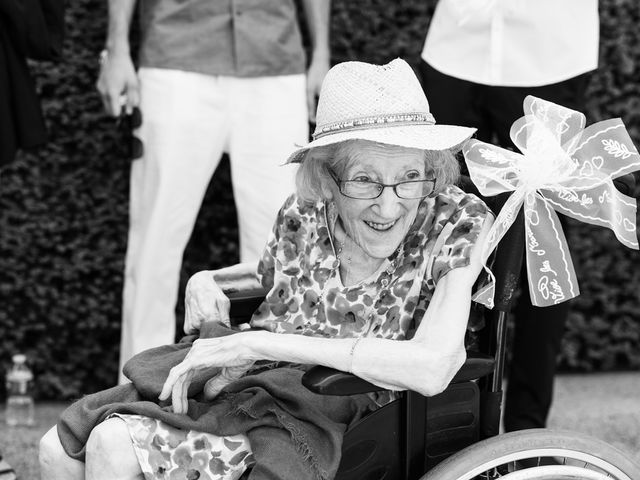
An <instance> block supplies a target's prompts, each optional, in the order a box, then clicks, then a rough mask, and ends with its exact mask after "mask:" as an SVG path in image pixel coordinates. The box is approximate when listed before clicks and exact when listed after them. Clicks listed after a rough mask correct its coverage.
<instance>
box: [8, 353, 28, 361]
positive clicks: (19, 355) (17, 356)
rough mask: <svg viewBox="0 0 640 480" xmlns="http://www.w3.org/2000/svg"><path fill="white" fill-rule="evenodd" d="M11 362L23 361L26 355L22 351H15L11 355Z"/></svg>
mask: <svg viewBox="0 0 640 480" xmlns="http://www.w3.org/2000/svg"><path fill="white" fill-rule="evenodd" d="M11 360H12V361H13V363H25V362H26V361H27V356H26V355H24V354H22V353H16V354H15V355H14V356H13V357H11Z"/></svg>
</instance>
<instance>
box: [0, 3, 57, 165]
mask: <svg viewBox="0 0 640 480" xmlns="http://www.w3.org/2000/svg"><path fill="white" fill-rule="evenodd" d="M63 30H64V2H63V0H2V1H1V2H0V166H2V165H4V164H6V163H8V162H10V161H11V160H13V158H14V156H15V153H16V151H17V149H19V148H31V147H35V146H37V145H40V144H42V143H44V142H45V141H46V130H45V124H44V119H43V117H42V111H41V108H40V102H39V99H38V97H37V94H36V90H35V85H34V82H33V79H32V78H31V75H30V73H29V68H28V65H27V61H26V59H27V58H32V59H34V60H55V59H58V58H59V57H60V55H61V53H62V37H63Z"/></svg>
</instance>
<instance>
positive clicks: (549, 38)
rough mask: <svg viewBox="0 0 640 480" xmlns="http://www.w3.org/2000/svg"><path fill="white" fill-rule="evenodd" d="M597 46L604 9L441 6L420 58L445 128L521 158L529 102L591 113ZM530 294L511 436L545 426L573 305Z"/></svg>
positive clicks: (513, 385) (511, 402)
mask: <svg viewBox="0 0 640 480" xmlns="http://www.w3.org/2000/svg"><path fill="white" fill-rule="evenodd" d="M598 43H599V19H598V2H597V0H563V1H561V2H557V1H554V0H473V1H460V0H440V2H439V3H438V5H437V7H436V10H435V13H434V16H433V18H432V20H431V26H430V28H429V32H428V34H427V38H426V41H425V45H424V49H423V51H422V59H423V60H424V62H423V63H422V65H421V70H422V71H421V73H422V80H423V86H424V89H425V92H426V94H427V96H428V98H429V99H431V102H430V103H431V109H432V111H433V114H434V115H435V116H436V118H438V120H440V121H442V122H444V123H454V124H457V125H464V126H473V127H476V128H477V129H478V133H477V137H478V138H479V139H480V140H482V141H485V142H496V141H497V142H498V143H499V144H500V145H501V146H503V147H507V148H508V147H511V148H513V147H514V145H513V143H512V142H511V139H510V138H509V130H510V128H511V124H512V123H513V122H514V121H515V120H516V119H518V118H519V117H521V116H522V103H523V100H524V98H525V97H526V96H527V95H534V96H536V97H539V98H543V99H545V100H549V101H551V102H554V103H558V104H561V105H563V106H565V107H568V108H571V109H573V110H579V111H581V110H584V103H585V90H586V87H587V82H588V78H589V72H591V71H593V70H595V69H596V68H597V65H598ZM522 278H523V279H526V275H523V276H522ZM522 286H523V290H524V291H523V294H522V296H521V297H520V300H519V303H518V305H517V306H516V329H515V339H514V345H513V359H512V362H511V368H510V373H509V382H508V384H507V392H506V401H505V411H504V427H505V430H507V431H514V430H522V429H526V428H537V427H544V426H545V425H546V421H547V415H548V413H549V408H550V406H551V400H552V398H553V377H554V374H555V370H556V357H557V354H558V353H559V351H560V345H561V340H562V334H563V332H564V325H565V321H566V318H567V315H568V313H569V304H568V303H567V302H564V303H560V304H558V305H554V306H552V307H546V308H544V310H542V309H541V308H538V307H534V306H532V305H531V301H530V298H529V292H528V286H527V282H526V281H523V282H522Z"/></svg>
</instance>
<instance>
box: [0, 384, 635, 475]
mask: <svg viewBox="0 0 640 480" xmlns="http://www.w3.org/2000/svg"><path fill="white" fill-rule="evenodd" d="M639 398H640V372H632V373H613V374H585V375H560V376H558V377H557V379H556V390H555V400H554V404H553V407H552V409H551V413H550V417H549V427H552V428H563V429H568V430H573V431H576V432H582V433H586V434H589V435H592V436H594V437H597V438H600V439H602V440H605V441H606V442H608V443H610V444H612V445H614V446H615V447H617V448H619V449H620V450H622V451H624V452H626V453H627V454H628V456H629V457H630V458H633V459H634V460H635V461H636V462H638V463H640V404H639V403H638V399H639ZM65 406H66V405H65V404H56V403H42V404H39V405H38V406H37V407H36V421H37V426H35V427H32V428H9V427H7V426H6V425H5V422H4V410H2V412H1V413H0V451H1V452H2V453H3V455H4V457H5V460H7V461H8V462H9V463H11V465H13V467H14V468H15V469H16V471H17V472H18V474H19V480H37V479H38V478H39V469H38V441H39V439H40V437H41V436H42V435H43V434H44V432H46V431H47V430H48V429H49V428H50V427H51V426H52V425H53V424H54V423H55V422H56V419H57V417H58V415H59V413H60V412H61V411H62V409H63V408H64V407H65Z"/></svg>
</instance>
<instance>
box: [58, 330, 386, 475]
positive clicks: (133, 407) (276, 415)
mask: <svg viewBox="0 0 640 480" xmlns="http://www.w3.org/2000/svg"><path fill="white" fill-rule="evenodd" d="M233 333H236V332H234V331H233V330H230V329H228V328H226V327H224V326H220V325H216V324H212V323H209V324H206V325H203V328H202V330H201V333H200V337H201V338H211V337H219V336H224V335H229V334H233ZM189 340H191V341H193V340H194V338H190V339H187V341H184V342H181V343H178V344H176V345H169V346H165V347H158V348H154V349H150V350H147V351H145V352H143V353H141V354H139V355H137V356H135V357H134V358H132V359H131V360H130V361H129V362H128V363H127V365H126V366H125V374H126V375H127V377H128V378H129V379H130V380H131V382H132V383H130V384H126V385H120V386H117V387H113V388H110V389H108V390H104V391H101V392H98V393H94V394H91V395H87V396H85V397H84V398H82V399H80V400H78V401H77V402H75V403H74V404H72V405H71V406H70V407H69V408H67V409H66V410H65V411H64V412H63V413H62V415H61V417H60V420H59V421H58V435H59V436H60V440H61V442H62V445H63V447H64V449H65V451H66V452H67V454H68V455H70V456H71V457H73V458H75V459H78V460H84V456H85V445H86V442H87V439H88V438H89V434H90V433H91V430H92V429H93V427H94V426H96V425H97V424H99V423H100V422H102V421H103V420H105V419H106V418H107V417H109V415H111V414H112V413H125V414H126V413H130V414H139V415H145V416H148V417H151V418H156V419H159V420H162V421H163V422H166V423H167V424H169V425H172V426H175V427H178V428H182V429H186V430H194V431H200V432H207V433H212V434H215V435H220V436H224V435H235V434H239V433H244V434H246V435H247V437H248V438H249V441H250V443H251V448H252V450H253V455H254V457H255V460H256V465H255V467H254V468H253V470H252V471H251V473H250V475H249V478H250V479H251V480H266V479H269V480H273V479H279V480H287V479H291V480H305V479H308V480H325V479H327V480H328V479H331V478H333V477H334V476H335V473H336V471H337V469H338V464H339V463H340V452H341V448H342V436H343V434H344V431H345V430H346V428H347V427H348V426H349V425H351V424H352V423H354V422H356V421H357V420H359V419H360V418H362V417H363V416H364V415H365V414H366V413H368V412H370V411H372V410H374V409H375V408H376V407H375V404H374V403H373V402H372V401H371V400H370V399H369V397H368V396H366V395H356V396H351V397H338V396H327V395H317V394H315V393H312V392H310V391H309V390H307V389H306V388H305V387H304V386H303V385H302V383H301V378H302V375H303V373H304V372H303V371H301V370H299V369H296V368H288V367H283V368H274V369H268V370H264V371H261V372H259V373H255V374H250V375H247V376H245V377H243V378H241V379H239V380H237V381H235V382H233V383H231V384H230V385H228V386H227V387H226V388H225V389H224V390H223V392H222V393H221V394H220V395H219V396H218V397H217V398H216V399H214V400H213V401H211V402H207V401H204V400H203V399H202V396H201V393H202V389H203V387H204V384H205V383H206V381H207V380H208V379H209V378H211V377H212V376H213V375H215V374H216V373H217V371H218V369H217V368H212V369H210V370H208V371H206V372H201V373H199V374H197V375H196V378H194V381H193V383H192V384H191V386H190V388H189V393H188V396H189V410H188V412H187V414H186V415H181V414H175V413H173V412H172V409H171V406H170V404H169V403H168V402H164V403H160V402H159V401H158V399H157V398H158V395H159V394H160V391H161V390H162V386H163V384H164V381H165V379H166V378H167V375H168V373H169V370H170V369H171V367H173V366H174V365H176V364H178V363H179V362H181V361H182V359H183V358H184V357H185V355H186V354H187V352H188V351H189V348H190V347H191V343H190V341H189Z"/></svg>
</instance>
